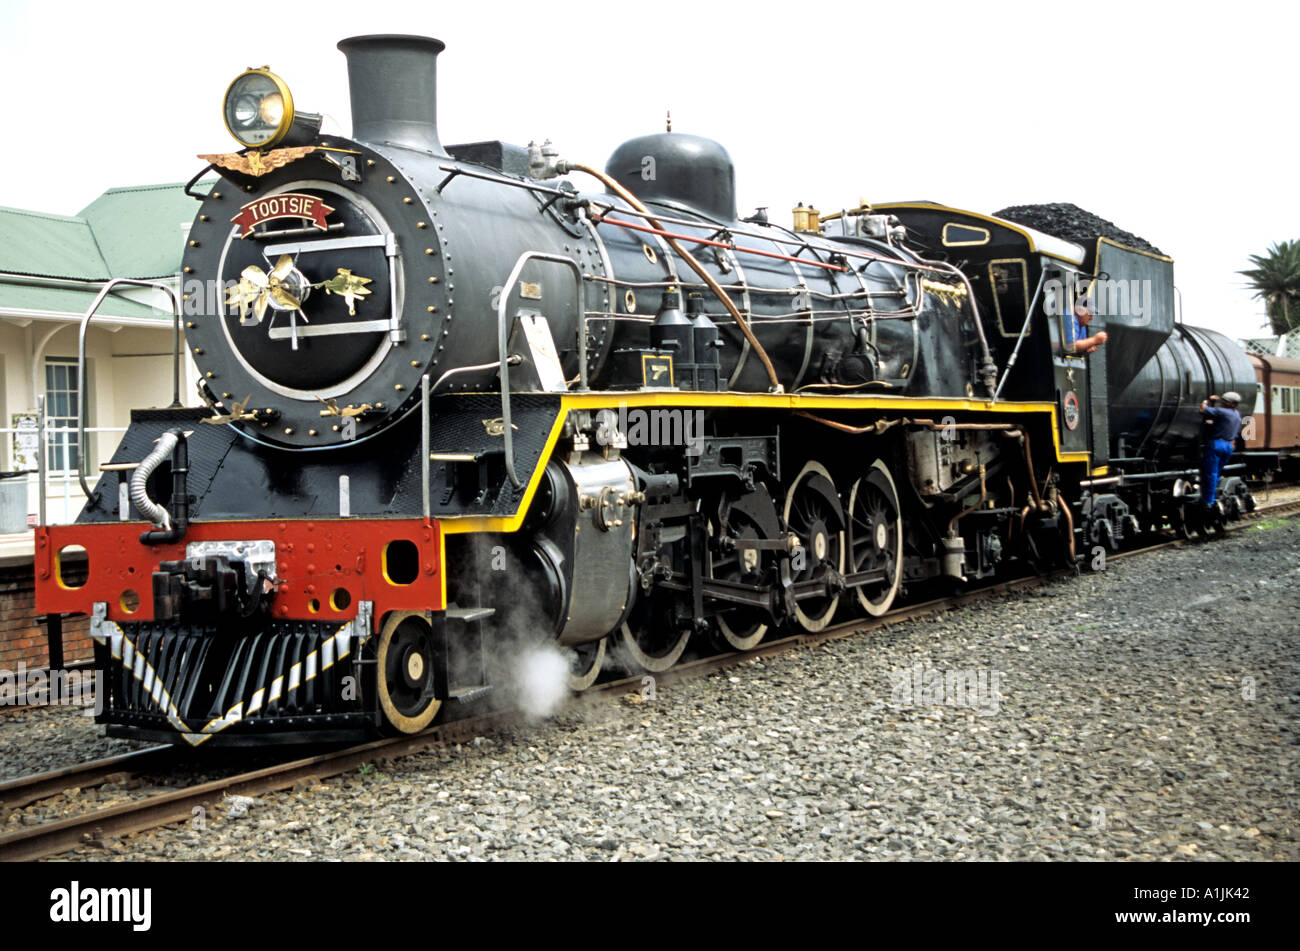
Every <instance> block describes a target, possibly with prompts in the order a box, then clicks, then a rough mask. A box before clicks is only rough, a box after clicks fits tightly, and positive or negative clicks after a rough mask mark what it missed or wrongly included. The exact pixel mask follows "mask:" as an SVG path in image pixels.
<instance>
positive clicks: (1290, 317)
mask: <svg viewBox="0 0 1300 951" xmlns="http://www.w3.org/2000/svg"><path fill="white" fill-rule="evenodd" d="M1250 263H1251V264H1253V265H1255V266H1254V267H1253V268H1251V269H1250V270H1247V271H1239V272H1237V273H1239V274H1243V275H1245V276H1246V277H1248V278H1249V279H1250V286H1251V287H1252V288H1254V290H1255V294H1254V296H1255V297H1258V298H1261V299H1262V300H1263V301H1264V310H1265V312H1266V313H1267V314H1268V319H1269V322H1270V323H1271V324H1272V325H1273V333H1275V334H1278V335H1281V334H1284V333H1287V332H1288V331H1290V330H1292V329H1293V328H1295V327H1296V326H1300V241H1281V242H1278V243H1277V244H1274V245H1273V247H1271V248H1269V251H1268V254H1267V255H1261V254H1252V255H1251V256H1250Z"/></svg>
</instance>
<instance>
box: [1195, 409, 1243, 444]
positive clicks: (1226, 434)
mask: <svg viewBox="0 0 1300 951" xmlns="http://www.w3.org/2000/svg"><path fill="white" fill-rule="evenodd" d="M1201 413H1202V414H1203V415H1204V416H1205V418H1206V420H1208V421H1210V422H1212V423H1213V424H1214V425H1213V427H1211V429H1210V438H1211V439H1226V440H1227V441H1228V442H1232V441H1233V440H1234V439H1236V438H1237V433H1238V432H1239V431H1240V430H1241V414H1240V413H1238V412H1237V411H1236V410H1235V409H1230V408H1228V407H1226V406H1207V407H1205V409H1203V410H1201Z"/></svg>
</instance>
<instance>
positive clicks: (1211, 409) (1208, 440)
mask: <svg viewBox="0 0 1300 951" xmlns="http://www.w3.org/2000/svg"><path fill="white" fill-rule="evenodd" d="M1240 402H1241V396H1240V394H1238V393H1234V392H1232V391H1231V390H1229V391H1228V392H1227V393H1224V394H1223V395H1222V396H1211V397H1210V398H1209V399H1208V400H1203V401H1202V402H1201V415H1202V416H1203V417H1205V425H1206V426H1207V427H1209V429H1208V431H1207V432H1206V436H1205V464H1204V465H1203V466H1202V467H1201V475H1202V477H1203V479H1202V482H1201V504H1202V505H1203V506H1204V507H1205V510H1206V513H1207V514H1211V515H1212V514H1214V513H1215V512H1217V509H1215V508H1214V499H1215V496H1216V495H1217V494H1218V491H1219V473H1221V472H1222V471H1223V467H1224V466H1226V465H1227V464H1228V460H1229V459H1231V458H1232V441H1233V440H1234V439H1236V438H1237V433H1238V432H1240V431H1241V414H1240V413H1238V412H1237V404H1238V403H1240ZM1219 404H1222V405H1219Z"/></svg>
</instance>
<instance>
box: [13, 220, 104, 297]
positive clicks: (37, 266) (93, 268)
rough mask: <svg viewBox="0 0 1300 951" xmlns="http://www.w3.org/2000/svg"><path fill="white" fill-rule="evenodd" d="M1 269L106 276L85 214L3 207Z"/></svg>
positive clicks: (81, 277)
mask: <svg viewBox="0 0 1300 951" xmlns="http://www.w3.org/2000/svg"><path fill="white" fill-rule="evenodd" d="M0 271H7V272H9V273H11V274H37V275H41V276H43V277H70V278H74V279H78V280H86V281H94V280H103V279H104V278H105V277H107V276H108V267H107V265H106V264H105V263H104V257H103V255H101V254H100V253H99V247H98V245H96V244H95V236H94V235H93V234H91V231H90V224H89V222H87V221H86V220H85V219H84V218H69V217H66V216H64V215H47V214H42V213H41V212H37V211H20V210H18V209H17V208H0Z"/></svg>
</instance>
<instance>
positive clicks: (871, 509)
mask: <svg viewBox="0 0 1300 951" xmlns="http://www.w3.org/2000/svg"><path fill="white" fill-rule="evenodd" d="M848 516H849V527H848V544H849V572H850V573H855V572H859V571H870V570H872V569H874V568H884V569H885V580H884V582H881V583H874V584H865V585H862V586H861V587H858V588H855V589H854V593H855V594H857V597H858V603H859V604H861V605H862V609H863V610H864V611H866V612H867V613H868V614H870V615H871V616H873V617H879V616H880V615H882V614H884V613H885V612H886V611H888V610H889V609H890V607H891V606H892V605H893V603H894V598H895V597H896V596H897V595H898V589H899V586H900V585H901V584H902V581H903V515H902V512H900V511H899V507H898V492H897V490H896V489H895V487H894V478H893V476H891V475H890V474H889V469H888V468H887V467H886V466H885V464H884V463H883V462H881V461H880V460H879V459H877V460H876V461H875V462H873V463H872V464H871V469H870V471H868V473H867V474H866V475H865V476H863V477H862V478H861V479H859V480H858V481H857V482H855V483H853V488H852V489H851V490H850V492H849V512H848Z"/></svg>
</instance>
